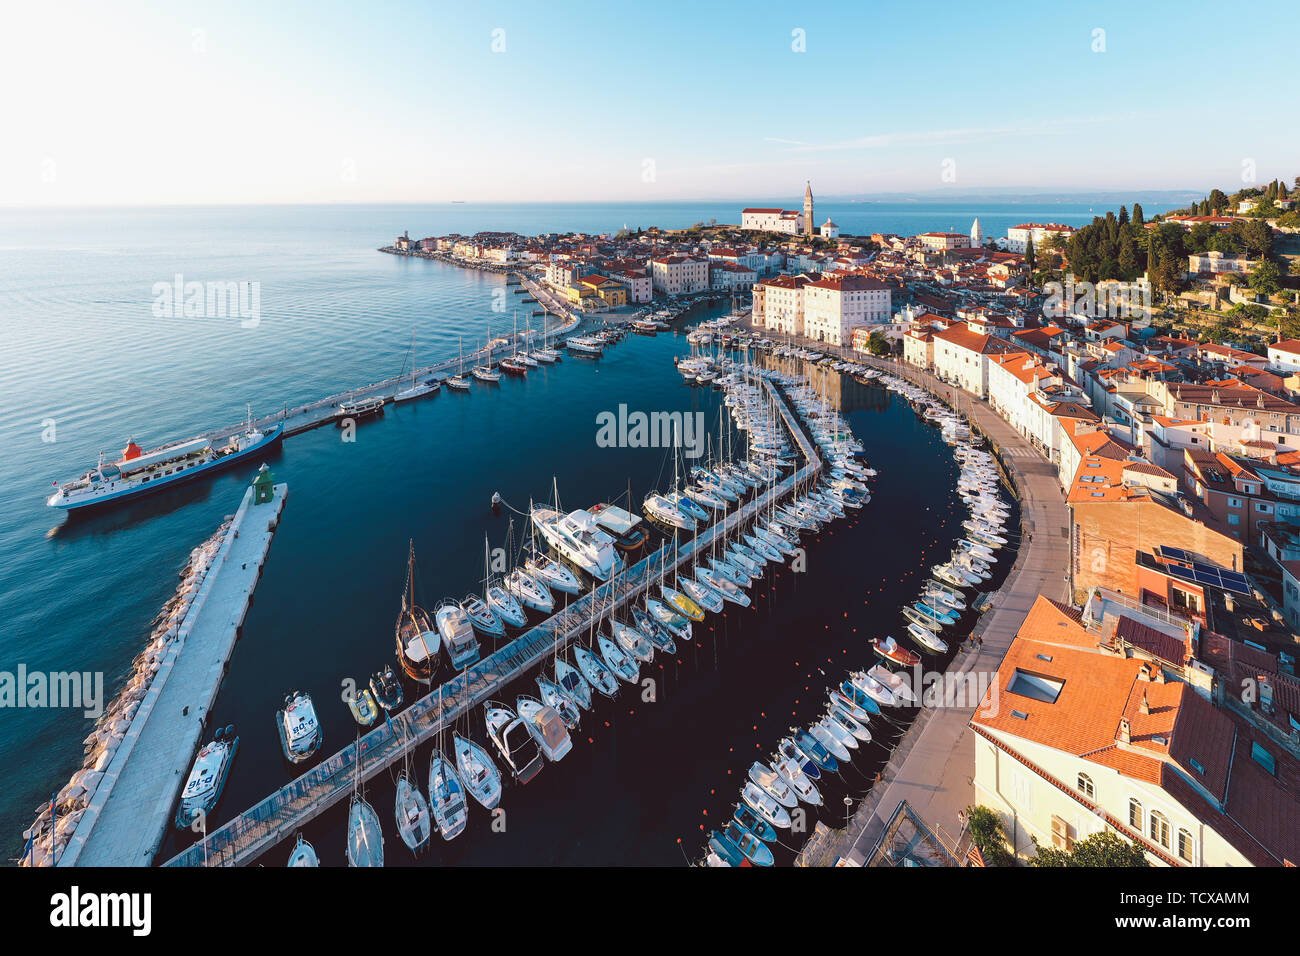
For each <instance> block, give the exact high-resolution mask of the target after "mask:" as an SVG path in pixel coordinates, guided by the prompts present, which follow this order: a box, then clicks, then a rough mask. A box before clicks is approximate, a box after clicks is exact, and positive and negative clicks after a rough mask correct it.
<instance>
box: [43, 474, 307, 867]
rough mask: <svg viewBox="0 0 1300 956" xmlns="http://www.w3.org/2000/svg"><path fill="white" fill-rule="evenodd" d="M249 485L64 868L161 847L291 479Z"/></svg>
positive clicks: (143, 854)
mask: <svg viewBox="0 0 1300 956" xmlns="http://www.w3.org/2000/svg"><path fill="white" fill-rule="evenodd" d="M259 484H264V487H263V488H260V489H259V487H258V486H254V487H250V488H249V489H248V490H247V491H246V492H245V493H244V498H243V501H242V502H241V504H240V506H239V510H238V511H237V512H236V513H235V516H234V518H233V519H232V521H231V523H230V527H229V528H228V529H227V531H226V534H225V538H224V540H223V541H222V542H221V545H220V547H219V549H218V551H217V554H216V557H215V558H214V559H213V563H212V566H211V567H210V568H209V570H208V572H207V574H206V575H205V576H204V579H203V583H202V585H201V586H200V588H199V592H198V594H197V595H196V596H195V599H194V601H193V603H192V604H191V605H190V609H189V612H188V613H187V614H186V616H185V619H184V621H183V622H182V623H181V625H180V627H179V630H178V634H177V638H176V640H175V641H173V642H172V643H171V644H170V645H169V646H168V649H167V652H166V655H165V656H164V658H163V659H162V661H161V662H160V663H159V667H158V671H157V673H156V675H155V677H154V679H153V682H152V683H151V684H150V687H149V691H148V693H147V694H146V695H145V697H144V699H143V700H142V701H141V702H140V708H139V710H138V711H137V712H136V714H135V716H134V718H133V719H132V721H131V726H130V728H129V729H128V730H127V732H126V735H125V737H124V738H123V740H122V743H121V745H120V746H119V747H118V749H117V752H116V753H115V754H114V755H113V760H112V762H111V763H110V764H109V765H108V767H107V768H106V769H105V771H104V777H103V779H102V781H101V782H100V783H99V786H98V787H97V788H96V790H95V794H94V797H93V798H92V799H91V801H90V803H89V805H88V806H87V807H86V810H85V812H84V814H83V815H82V817H81V819H80V820H79V821H78V824H77V828H76V831H75V832H74V833H73V836H72V838H71V840H70V841H69V843H68V845H67V848H66V849H65V850H64V851H63V853H62V854H61V855H60V857H59V860H58V865H59V866H148V865H149V864H151V863H152V862H153V858H154V855H155V854H156V853H157V852H158V848H159V846H160V845H161V844H162V841H163V838H164V837H165V836H166V833H167V828H168V827H170V826H171V825H172V811H173V809H174V808H175V805H176V800H177V797H178V796H179V793H180V790H181V787H182V786H184V784H185V779H186V777H187V776H188V775H189V771H190V764H191V762H192V761H193V759H194V754H195V752H196V750H197V748H198V746H199V744H200V742H201V741H202V740H203V738H204V735H205V734H209V733H211V732H213V731H214V730H215V728H209V727H207V726H206V722H207V718H208V713H209V711H210V710H211V708H212V705H213V703H214V702H215V701H216V697H217V692H218V690H219V689H220V687H221V682H222V678H223V677H224V676H225V672H226V664H227V663H228V662H229V660H230V655H231V652H232V651H233V650H234V647H235V642H236V640H237V639H238V638H239V634H240V629H241V627H242V626H243V623H244V617H245V615H246V614H247V612H248V608H249V606H250V604H251V603H252V600H253V591H254V589H255V588H256V586H257V582H258V580H259V579H260V578H261V573H262V565H263V563H264V562H265V561H266V557H267V553H268V552H269V551H270V548H271V539H272V537H273V536H274V535H275V529H276V526H277V525H278V524H279V520H280V513H281V511H282V510H283V508H284V502H285V497H286V495H287V494H288V486H286V485H284V484H278V485H272V484H271V482H270V480H269V477H268V478H267V479H266V480H265V481H264V483H259Z"/></svg>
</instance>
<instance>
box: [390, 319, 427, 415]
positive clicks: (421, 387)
mask: <svg viewBox="0 0 1300 956" xmlns="http://www.w3.org/2000/svg"><path fill="white" fill-rule="evenodd" d="M410 359H411V384H410V385H408V386H407V387H406V388H404V389H402V390H401V391H399V392H398V393H397V394H396V395H394V396H393V401H395V402H405V401H409V400H410V399H412V398H423V397H424V396H425V395H432V394H433V393H434V392H436V391H437V390H438V380H437V379H434V378H431V379H427V380H426V381H423V382H417V381H416V380H415V371H416V364H415V330H414V329H412V330H411V351H410Z"/></svg>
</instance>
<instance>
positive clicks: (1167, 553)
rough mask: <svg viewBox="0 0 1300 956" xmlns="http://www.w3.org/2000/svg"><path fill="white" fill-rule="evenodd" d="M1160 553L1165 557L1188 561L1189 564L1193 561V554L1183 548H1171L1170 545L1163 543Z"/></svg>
mask: <svg viewBox="0 0 1300 956" xmlns="http://www.w3.org/2000/svg"><path fill="white" fill-rule="evenodd" d="M1160 553H1161V555H1163V556H1164V557H1166V558H1171V559H1172V560H1174V561H1186V562H1187V563H1188V564H1191V563H1192V556H1191V554H1189V553H1188V552H1186V551H1184V550H1183V549H1182V548H1171V547H1169V546H1168V545H1164V544H1162V545H1160Z"/></svg>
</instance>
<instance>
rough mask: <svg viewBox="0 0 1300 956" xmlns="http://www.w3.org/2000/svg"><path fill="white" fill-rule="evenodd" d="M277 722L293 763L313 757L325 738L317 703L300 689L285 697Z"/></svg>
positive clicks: (286, 755) (281, 745)
mask: <svg viewBox="0 0 1300 956" xmlns="http://www.w3.org/2000/svg"><path fill="white" fill-rule="evenodd" d="M275 726H276V729H277V730H278V731H279V733H280V748H281V749H282V750H283V751H284V758H285V759H286V760H288V761H289V762H290V763H302V762H303V761H304V760H309V759H311V757H312V756H313V755H314V754H315V753H316V751H318V750H320V746H321V744H322V743H323V742H324V739H325V732H324V731H323V730H322V729H321V725H320V721H318V720H317V719H316V705H315V704H313V703H312V699H311V697H310V696H308V695H307V694H304V693H303V692H302V691H300V690H295V691H292V692H291V693H289V694H288V695H287V696H286V697H285V698H284V707H283V708H281V709H280V710H278V711H276V713H275Z"/></svg>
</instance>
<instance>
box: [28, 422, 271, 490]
mask: <svg viewBox="0 0 1300 956" xmlns="http://www.w3.org/2000/svg"><path fill="white" fill-rule="evenodd" d="M283 427H284V426H283V425H282V424H279V423H277V424H275V425H273V426H271V427H270V428H268V429H267V430H266V431H261V430H260V429H258V428H255V427H254V426H253V421H252V415H251V414H250V415H249V420H248V425H247V426H246V427H245V429H244V430H243V431H242V432H238V433H236V434H235V435H232V436H231V437H230V439H229V441H227V442H226V443H225V444H224V445H220V446H214V445H213V444H212V442H211V441H210V440H208V439H206V438H194V439H191V440H190V441H184V442H178V443H175V444H172V445H164V446H163V447H161V448H157V449H154V450H153V451H150V452H146V451H143V450H142V449H141V448H140V446H139V445H137V444H136V443H135V442H134V441H129V442H127V445H126V447H125V448H124V449H122V457H121V458H119V459H118V460H117V461H115V462H105V461H104V458H103V456H102V455H101V456H100V459H99V464H97V465H96V466H95V467H94V468H92V469H91V470H90V471H88V472H86V473H85V474H84V475H82V476H81V477H80V478H78V479H77V480H75V481H69V482H67V483H65V484H63V485H60V486H59V490H58V491H56V492H55V493H54V494H52V495H50V497H49V499H48V500H47V501H46V502H45V503H46V504H47V505H49V506H50V507H51V508H61V509H63V510H64V511H68V512H71V511H76V510H79V509H83V508H92V507H96V506H100V505H105V504H109V503H117V502H120V501H125V500H126V499H128V498H134V497H137V496H139V495H144V494H148V493H150V492H154V491H160V490H162V489H163V488H171V487H174V486H175V485H179V484H181V483H182V482H186V481H189V480H190V479H192V478H197V477H199V476H200V475H206V474H210V473H212V472H214V471H216V470H218V469H219V468H225V467H227V466H229V465H233V464H234V463H235V462H237V461H240V460H242V459H244V458H247V457H249V456H250V455H254V454H256V453H257V452H259V451H262V450H263V449H267V448H269V447H270V446H272V445H274V444H275V443H276V442H277V441H279V440H280V437H281V435H282V434H283Z"/></svg>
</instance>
